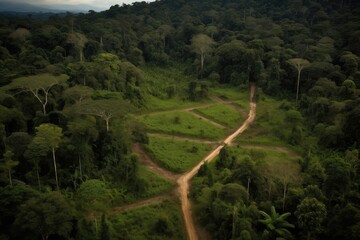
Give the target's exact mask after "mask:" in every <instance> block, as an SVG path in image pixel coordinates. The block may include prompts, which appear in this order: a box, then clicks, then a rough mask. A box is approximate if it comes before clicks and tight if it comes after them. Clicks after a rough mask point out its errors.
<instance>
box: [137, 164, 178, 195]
mask: <svg viewBox="0 0 360 240" xmlns="http://www.w3.org/2000/svg"><path fill="white" fill-rule="evenodd" d="M138 174H139V178H140V179H141V180H143V181H144V182H145V183H146V190H145V192H144V193H143V194H142V195H141V197H142V198H148V197H152V196H155V195H159V194H162V193H166V192H169V191H170V189H171V188H173V187H174V183H171V182H169V181H168V180H166V179H165V178H163V177H160V176H159V175H157V174H155V173H153V172H152V171H150V170H149V169H147V168H146V167H143V166H139V172H138Z"/></svg>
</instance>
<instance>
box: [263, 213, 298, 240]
mask: <svg viewBox="0 0 360 240" xmlns="http://www.w3.org/2000/svg"><path fill="white" fill-rule="evenodd" d="M259 213H260V214H261V215H262V216H263V217H264V219H262V220H259V222H261V223H262V224H264V225H265V227H266V228H265V230H264V232H263V235H262V239H269V240H272V239H276V240H282V239H287V238H288V237H290V236H291V233H290V231H289V230H287V228H294V225H293V224H290V223H288V222H287V221H286V220H285V219H286V218H287V217H289V216H290V215H291V213H289V212H287V213H284V214H281V215H279V213H277V212H276V210H275V207H274V206H272V207H271V213H270V215H269V214H267V213H266V212H264V211H259Z"/></svg>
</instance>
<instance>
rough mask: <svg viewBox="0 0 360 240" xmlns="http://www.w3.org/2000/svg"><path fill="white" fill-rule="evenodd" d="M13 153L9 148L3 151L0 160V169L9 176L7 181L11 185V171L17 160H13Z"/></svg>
mask: <svg viewBox="0 0 360 240" xmlns="http://www.w3.org/2000/svg"><path fill="white" fill-rule="evenodd" d="M13 156H14V153H13V152H12V151H10V150H8V151H6V152H5V153H4V158H3V159H1V160H0V169H1V170H3V171H6V172H7V174H8V177H9V183H10V185H11V186H12V185H13V183H12V178H11V171H12V169H13V168H14V167H16V166H17V165H18V164H19V162H18V161H14V160H13Z"/></svg>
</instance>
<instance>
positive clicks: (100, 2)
mask: <svg viewBox="0 0 360 240" xmlns="http://www.w3.org/2000/svg"><path fill="white" fill-rule="evenodd" d="M139 1H140V2H141V0H0V2H21V3H29V4H36V5H41V4H44V5H53V4H69V5H77V4H87V5H91V6H96V7H100V8H104V9H108V8H109V7H110V6H112V5H115V4H119V5H120V6H121V5H122V4H123V3H126V4H130V3H133V2H139ZM152 1H153V0H145V2H152Z"/></svg>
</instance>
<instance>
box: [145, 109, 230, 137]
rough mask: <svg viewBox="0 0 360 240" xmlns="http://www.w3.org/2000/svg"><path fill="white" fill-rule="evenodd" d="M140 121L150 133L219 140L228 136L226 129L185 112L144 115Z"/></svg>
mask: <svg viewBox="0 0 360 240" xmlns="http://www.w3.org/2000/svg"><path fill="white" fill-rule="evenodd" d="M176 119H178V121H176ZM139 120H140V122H142V123H144V124H145V126H146V128H147V130H149V131H155V132H161V133H166V134H172V135H174V134H176V135H182V136H190V137H195V138H203V139H211V140H217V139H220V138H222V137H224V136H225V135H226V134H227V131H226V130H225V129H222V128H219V127H217V126H215V125H213V124H211V123H209V122H207V121H205V120H203V119H201V118H199V117H196V116H194V115H193V114H191V113H189V112H185V111H176V112H167V113H157V114H151V115H144V116H140V117H139Z"/></svg>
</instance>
